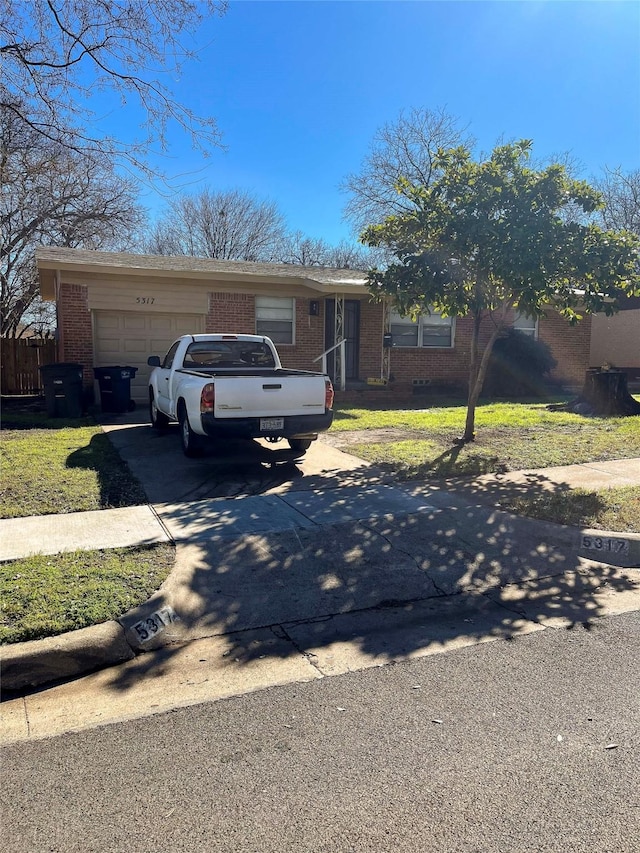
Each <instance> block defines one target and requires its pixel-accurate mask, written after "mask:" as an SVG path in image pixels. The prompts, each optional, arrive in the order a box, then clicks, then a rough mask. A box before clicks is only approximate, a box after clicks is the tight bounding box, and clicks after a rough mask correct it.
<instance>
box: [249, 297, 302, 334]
mask: <svg viewBox="0 0 640 853" xmlns="http://www.w3.org/2000/svg"><path fill="white" fill-rule="evenodd" d="M293 306H294V301H293V299H291V298H288V297H281V296H256V332H257V334H258V335H265V336H266V337H268V338H271V340H272V341H273V342H274V343H275V344H292V343H293V340H294V338H293V317H294V311H293Z"/></svg>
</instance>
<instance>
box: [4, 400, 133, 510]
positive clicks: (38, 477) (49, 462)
mask: <svg viewBox="0 0 640 853" xmlns="http://www.w3.org/2000/svg"><path fill="white" fill-rule="evenodd" d="M18 424H20V425H21V426H22V428H20V429H3V431H2V435H1V441H0V454H1V459H2V483H1V484H0V518H19V517H22V516H26V515H48V514H50V513H59V512H81V511H83V510H92V509H107V508H110V507H119V506H132V505H135V504H141V503H145V502H146V497H145V494H144V491H143V490H142V487H141V486H140V484H139V483H138V481H137V480H136V479H135V478H134V477H133V475H132V474H131V472H130V470H129V467H128V466H127V464H126V463H125V462H123V461H122V459H121V458H120V456H119V454H118V452H117V451H116V450H115V449H114V448H113V446H112V444H111V442H110V441H109V439H108V438H107V436H106V435H105V434H104V433H103V432H102V430H101V429H100V427H98V426H97V425H96V424H94V423H91V422H89V421H87V420H84V421H82V422H81V424H80V425H69V422H66V423H65V422H63V423H60V422H59V421H58V422H56V421H48V420H47V419H46V418H44V417H37V416H29V417H28V418H25V417H24V416H23V417H22V419H20V418H18V417H16V416H11V421H10V423H9V425H10V426H17V425H18ZM29 426H31V427H32V428H27V427H29Z"/></svg>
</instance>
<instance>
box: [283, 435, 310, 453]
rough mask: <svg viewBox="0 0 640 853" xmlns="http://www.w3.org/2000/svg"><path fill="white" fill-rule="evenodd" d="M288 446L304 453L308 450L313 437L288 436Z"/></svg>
mask: <svg viewBox="0 0 640 853" xmlns="http://www.w3.org/2000/svg"><path fill="white" fill-rule="evenodd" d="M287 441H288V442H289V447H290V448H291V449H292V450H295V451H296V452H298V453H304V452H305V450H308V449H309V448H310V447H311V442H312V441H313V439H311V438H288V439H287Z"/></svg>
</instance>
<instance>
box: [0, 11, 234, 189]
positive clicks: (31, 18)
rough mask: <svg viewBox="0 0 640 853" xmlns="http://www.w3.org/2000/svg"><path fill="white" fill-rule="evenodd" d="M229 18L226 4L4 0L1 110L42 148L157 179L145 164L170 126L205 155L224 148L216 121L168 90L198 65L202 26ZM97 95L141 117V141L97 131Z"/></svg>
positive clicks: (0, 28)
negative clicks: (110, 161)
mask: <svg viewBox="0 0 640 853" xmlns="http://www.w3.org/2000/svg"><path fill="white" fill-rule="evenodd" d="M225 9H226V2H222V0H220V1H219V0H198V2H196V0H118V2H114V0H29V2H23V1H22V0H0V61H1V64H2V78H1V80H0V108H2V109H3V110H6V111H10V112H12V113H13V115H14V117H15V119H16V120H19V121H20V122H22V123H23V124H24V125H25V126H26V127H28V128H29V129H30V130H31V131H32V132H33V133H34V134H35V135H36V136H37V137H39V138H41V139H42V140H46V141H47V142H51V143H55V144H57V145H61V146H64V147H66V148H68V149H69V150H72V151H75V152H78V153H80V152H83V153H89V154H91V155H94V156H95V155H97V154H107V155H110V156H111V157H112V158H114V159H115V160H116V161H118V162H120V163H123V162H124V163H127V164H129V165H133V166H134V167H135V168H136V169H142V170H143V171H144V172H145V173H146V174H147V175H150V174H156V172H155V170H154V169H152V168H150V167H149V165H148V162H147V159H146V155H147V153H148V151H149V147H150V146H151V145H152V144H154V143H155V144H158V145H159V146H160V148H161V149H164V148H165V143H166V130H167V126H168V124H169V123H170V122H173V123H177V125H178V126H179V127H181V128H182V129H183V130H184V131H186V133H187V134H188V135H189V136H190V138H191V140H192V142H193V144H194V145H195V146H196V147H198V148H201V149H206V148H207V147H209V146H210V145H212V144H213V145H216V144H219V132H218V129H217V127H216V123H215V121H214V119H212V118H210V117H199V116H197V115H195V114H194V113H193V112H192V111H191V110H189V109H188V108H187V107H185V106H184V105H182V104H180V103H179V102H178V101H177V100H176V99H175V98H174V97H173V94H172V92H171V89H170V88H169V87H168V86H167V85H166V81H167V80H171V79H175V77H176V75H177V74H178V73H179V72H180V68H181V65H182V63H183V62H184V61H185V60H191V59H193V58H195V56H196V51H195V50H192V49H191V50H190V49H189V48H188V47H187V43H188V40H189V39H190V38H191V37H192V36H194V35H195V33H196V30H197V28H198V26H199V24H200V23H201V21H202V20H203V18H204V17H205V16H207V15H210V14H213V13H222V12H224V10H225ZM163 81H165V82H163ZM99 90H101V91H105V90H106V91H108V92H111V93H112V94H114V95H116V96H117V98H118V99H119V103H120V108H124V109H126V108H127V104H128V103H129V102H133V103H134V104H137V105H138V107H139V108H141V110H142V115H143V120H142V123H141V129H142V136H141V138H140V139H138V140H135V141H132V142H130V143H126V142H123V141H122V140H119V139H117V138H115V137H113V136H108V135H107V136H103V135H100V134H97V133H95V132H93V131H92V123H93V122H94V121H95V120H96V118H97V117H96V115H95V113H94V111H93V110H92V109H91V108H90V106H89V104H90V96H91V94H92V93H93V92H95V91H99Z"/></svg>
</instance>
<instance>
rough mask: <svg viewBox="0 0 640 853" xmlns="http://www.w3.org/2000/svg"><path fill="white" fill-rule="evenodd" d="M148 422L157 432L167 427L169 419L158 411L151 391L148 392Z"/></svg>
mask: <svg viewBox="0 0 640 853" xmlns="http://www.w3.org/2000/svg"><path fill="white" fill-rule="evenodd" d="M149 420H150V421H151V426H152V427H153V428H154V429H157V430H158V431H160V430H163V429H165V428H166V427H168V426H169V418H168V417H167V416H166V415H165V414H164V412H161V411H159V410H158V407H157V405H156V400H155V397H154V396H153V391H149Z"/></svg>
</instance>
